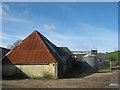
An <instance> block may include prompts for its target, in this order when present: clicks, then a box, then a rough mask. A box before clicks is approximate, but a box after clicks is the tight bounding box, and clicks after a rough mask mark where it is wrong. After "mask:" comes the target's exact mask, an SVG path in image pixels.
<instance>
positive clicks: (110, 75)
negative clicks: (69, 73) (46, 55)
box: [2, 70, 120, 88]
mask: <svg viewBox="0 0 120 90" xmlns="http://www.w3.org/2000/svg"><path fill="white" fill-rule="evenodd" d="M118 71H120V70H112V71H108V72H106V71H103V72H99V73H94V74H90V75H87V74H79V75H76V76H73V77H72V78H64V79H57V80H52V79H48V80H47V79H45V80H32V79H22V80H3V82H2V85H3V86H2V87H3V88H118V87H117V86H109V84H111V83H112V84H118Z"/></svg>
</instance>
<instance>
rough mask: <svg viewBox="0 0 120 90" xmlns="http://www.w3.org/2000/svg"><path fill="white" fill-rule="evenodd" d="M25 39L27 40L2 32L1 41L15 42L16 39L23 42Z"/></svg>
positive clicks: (0, 33) (0, 34)
mask: <svg viewBox="0 0 120 90" xmlns="http://www.w3.org/2000/svg"><path fill="white" fill-rule="evenodd" d="M24 38H25V36H20V35H10V34H7V33H2V32H0V40H14V39H18V40H19V39H20V40H23V39H24Z"/></svg>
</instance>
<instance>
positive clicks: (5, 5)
mask: <svg viewBox="0 0 120 90" xmlns="http://www.w3.org/2000/svg"><path fill="white" fill-rule="evenodd" d="M2 9H3V10H6V11H9V10H10V7H9V6H8V5H7V4H2Z"/></svg>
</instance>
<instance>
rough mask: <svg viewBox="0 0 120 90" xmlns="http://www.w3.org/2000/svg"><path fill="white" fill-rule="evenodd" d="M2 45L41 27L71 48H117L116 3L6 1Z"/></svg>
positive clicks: (62, 45)
mask: <svg viewBox="0 0 120 90" xmlns="http://www.w3.org/2000/svg"><path fill="white" fill-rule="evenodd" d="M0 7H2V12H1V10H0V16H2V32H1V33H0V40H2V42H1V43H0V46H3V47H7V46H8V45H9V44H12V43H13V42H15V41H17V40H23V39H25V38H26V37H27V36H28V35H29V34H31V33H32V32H33V31H34V30H38V31H39V32H40V33H41V34H43V35H44V36H45V37H47V38H48V39H49V40H50V41H51V42H53V43H54V44H55V45H56V46H59V47H68V48H69V49H70V50H72V51H86V50H91V49H97V50H98V51H99V52H110V51H114V50H117V49H118V3H117V2H56V3H55V2H26V3H25V2H3V3H2V5H0Z"/></svg>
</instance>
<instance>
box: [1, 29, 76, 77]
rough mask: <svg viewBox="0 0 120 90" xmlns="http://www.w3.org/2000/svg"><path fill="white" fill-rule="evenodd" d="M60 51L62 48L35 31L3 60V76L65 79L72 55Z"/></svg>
mask: <svg viewBox="0 0 120 90" xmlns="http://www.w3.org/2000/svg"><path fill="white" fill-rule="evenodd" d="M59 50H61V48H59V47H57V46H56V45H54V44H53V43H52V42H50V41H49V40H48V39H47V38H46V37H44V36H43V35H42V34H41V33H39V32H38V31H34V32H33V33H32V34H30V35H29V36H28V37H27V38H25V39H24V40H23V41H22V42H21V43H19V44H18V45H17V46H16V47H15V48H14V49H12V50H11V51H10V52H9V53H7V54H6V56H5V57H4V58H3V59H2V71H3V76H13V75H18V74H21V73H22V75H25V76H27V77H30V78H43V77H44V78H45V77H49V78H61V77H64V75H65V74H66V72H68V70H69V68H70V65H71V64H70V62H71V61H70V62H69V59H70V56H71V55H70V53H67V52H65V51H64V50H61V52H60V51H59ZM60 53H64V55H62V54H60ZM70 60H71V59H70ZM73 60H74V59H73Z"/></svg>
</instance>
